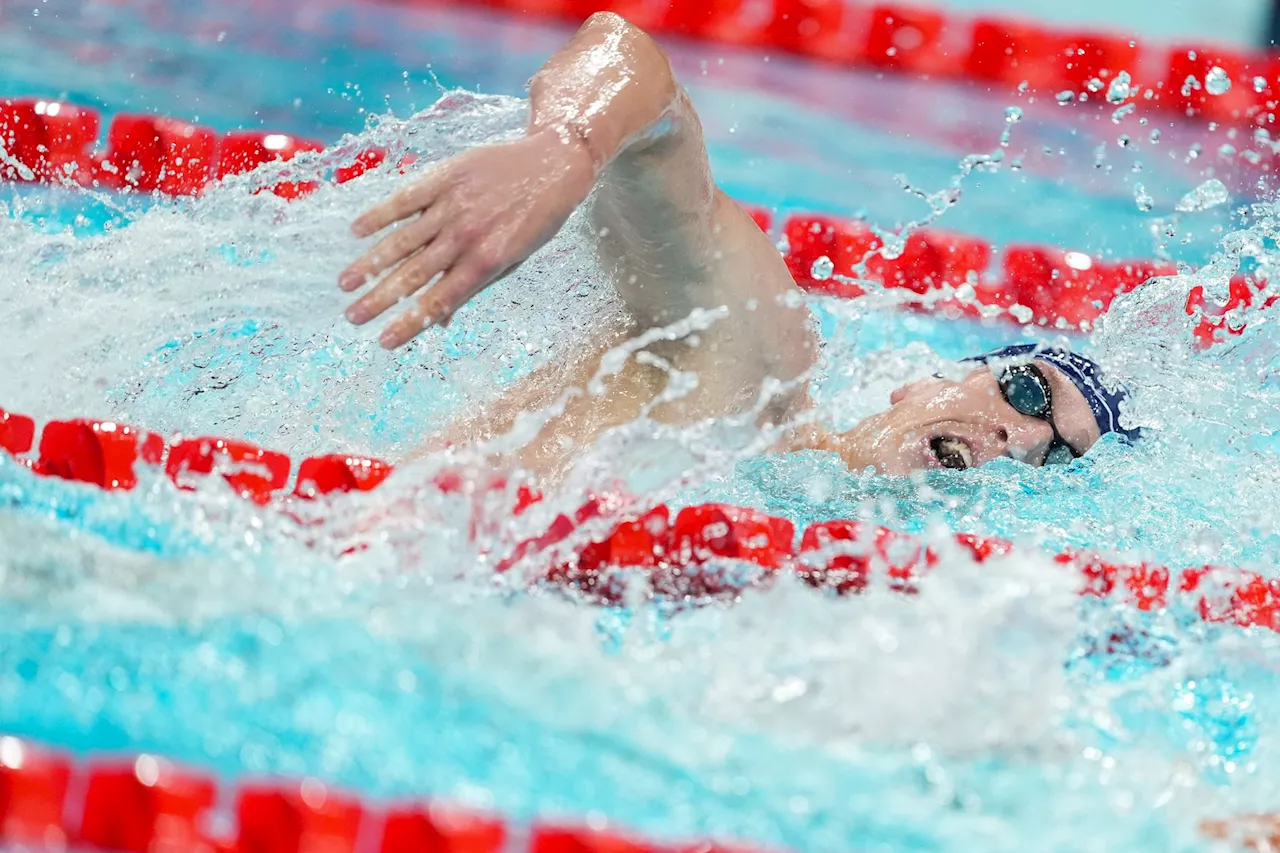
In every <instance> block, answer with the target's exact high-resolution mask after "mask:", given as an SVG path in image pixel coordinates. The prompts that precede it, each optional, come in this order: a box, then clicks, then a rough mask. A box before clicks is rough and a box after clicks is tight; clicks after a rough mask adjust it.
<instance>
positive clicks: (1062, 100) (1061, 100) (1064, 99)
mask: <svg viewBox="0 0 1280 853" xmlns="http://www.w3.org/2000/svg"><path fill="white" fill-rule="evenodd" d="M1054 99H1055V100H1056V101H1057V102H1058V105H1059V106H1063V107H1065V106H1066V105H1067V104H1069V103H1071V102H1072V101H1074V100H1075V99H1076V93H1075V92H1072V91H1071V90H1069V89H1064V90H1063V91H1061V92H1059V93H1058V94H1057V95H1054Z"/></svg>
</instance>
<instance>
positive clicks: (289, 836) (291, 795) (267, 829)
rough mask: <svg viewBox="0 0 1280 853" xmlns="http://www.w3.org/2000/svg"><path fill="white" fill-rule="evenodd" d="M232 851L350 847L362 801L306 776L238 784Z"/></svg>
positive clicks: (349, 850) (287, 852)
mask: <svg viewBox="0 0 1280 853" xmlns="http://www.w3.org/2000/svg"><path fill="white" fill-rule="evenodd" d="M236 814H237V816H238V817H239V822H240V832H239V835H238V836H237V837H236V843H235V848H234V849H235V853H314V851H325V853H354V851H355V848H356V839H357V838H358V837H359V834H360V826H361V824H362V822H363V821H364V819H365V809H364V806H363V805H362V804H361V803H360V802H359V801H358V800H357V799H355V798H354V797H351V796H349V795H347V794H342V793H338V792H335V791H332V790H330V789H329V788H328V787H327V786H326V785H324V784H322V783H320V782H318V781H315V780H312V779H309V780H305V781H303V782H300V783H296V782H295V783H287V782H282V783H278V784H253V785H248V786H245V787H244V788H242V789H241V790H240V797H239V800H238V802H237V805H236Z"/></svg>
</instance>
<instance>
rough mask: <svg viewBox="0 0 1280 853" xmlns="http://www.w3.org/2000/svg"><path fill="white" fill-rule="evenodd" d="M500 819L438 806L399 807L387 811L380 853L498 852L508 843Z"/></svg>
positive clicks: (506, 834)
mask: <svg viewBox="0 0 1280 853" xmlns="http://www.w3.org/2000/svg"><path fill="white" fill-rule="evenodd" d="M507 837H508V832H507V827H506V824H504V823H503V822H502V821H501V820H497V819H496V818H493V817H490V816H488V815H482V814H478V813H475V812H468V811H462V810H460V809H451V808H446V807H441V806H420V805H412V806H401V807H398V808H393V809H392V810H391V811H390V812H388V813H387V817H386V820H385V821H384V822H383V826H382V846H381V847H380V848H379V853H422V851H431V853H501V851H502V850H504V849H505V848H506V844H507Z"/></svg>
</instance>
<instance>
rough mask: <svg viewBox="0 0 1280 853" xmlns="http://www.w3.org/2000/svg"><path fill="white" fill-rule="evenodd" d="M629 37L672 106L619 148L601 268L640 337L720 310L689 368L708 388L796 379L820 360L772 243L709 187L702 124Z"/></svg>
mask: <svg viewBox="0 0 1280 853" xmlns="http://www.w3.org/2000/svg"><path fill="white" fill-rule="evenodd" d="M625 37H626V38H627V39H629V40H631V41H633V42H634V44H633V45H632V46H631V47H630V48H629V50H631V51H632V52H633V54H634V55H636V56H643V57H644V60H643V61H642V63H641V65H640V67H641V69H642V70H643V72H644V73H648V74H652V75H658V76H660V77H661V78H662V79H661V81H660V84H657V85H659V87H660V88H661V89H662V90H664V91H667V92H669V97H670V102H669V106H668V108H667V109H666V111H665V112H663V113H662V116H661V118H660V119H659V120H658V121H657V122H656V123H655V124H653V125H652V126H651V127H650V128H649V129H648V130H647V131H645V132H643V133H641V134H638V135H637V136H636V137H635V138H633V139H632V140H630V141H629V142H628V144H626V145H624V146H622V148H621V149H620V150H619V152H618V153H617V155H616V156H615V157H614V159H613V160H612V161H611V163H610V164H609V166H608V167H607V169H606V170H605V171H604V173H603V174H602V176H601V178H600V180H599V182H598V185H597V188H596V191H595V192H594V194H593V195H592V197H591V199H590V201H589V205H590V206H589V210H588V212H589V216H590V221H591V223H592V226H593V227H594V229H595V230H596V233H597V235H598V254H599V257H600V261H601V264H602V266H603V267H604V269H605V270H606V272H607V273H608V274H609V275H610V277H611V279H612V281H613V284H614V287H615V288H616V289H617V291H618V293H619V295H620V296H621V297H622V299H623V301H624V302H625V303H626V304H627V306H628V308H629V309H630V311H631V313H632V316H633V317H634V319H635V321H636V322H637V324H638V325H639V326H641V327H642V328H652V327H654V326H663V325H667V324H670V323H672V322H675V321H677V320H680V319H682V318H684V317H686V316H688V315H689V313H690V312H691V311H692V310H694V309H695V308H709V309H718V308H725V309H728V318H727V319H726V320H724V321H722V322H720V323H718V324H717V325H716V327H715V328H714V329H713V330H712V331H711V332H710V333H709V337H711V338H712V339H713V340H714V341H715V347H714V350H715V352H714V354H713V353H711V352H709V351H704V352H703V353H701V354H698V356H695V360H697V361H698V362H699V367H700V372H701V373H702V374H703V376H704V378H705V377H706V376H707V373H708V369H711V370H714V373H715V376H717V377H726V378H729V379H731V380H732V382H731V384H733V385H736V386H742V387H737V388H734V389H729V390H731V391H735V392H736V391H743V390H747V391H749V390H750V388H751V387H754V388H756V389H757V390H758V387H759V383H760V381H761V380H763V379H764V378H766V377H768V376H772V377H774V378H778V379H783V380H790V379H794V378H796V377H797V376H799V375H800V374H801V373H803V372H804V371H806V370H808V369H809V367H810V366H811V365H812V364H813V361H814V357H815V354H816V349H817V344H816V339H815V337H814V335H813V333H812V331H811V329H810V325H809V320H810V318H809V313H808V310H807V308H806V307H805V306H804V305H803V301H802V300H800V299H797V298H795V297H797V296H798V295H799V294H798V289H797V287H796V284H795V282H794V281H793V280H792V278H791V275H790V273H789V272H788V271H787V267H786V264H785V263H784V262H783V260H782V257H781V255H780V253H779V252H778V250H777V248H776V247H775V246H774V245H773V244H772V242H771V241H770V240H769V238H768V236H767V235H766V234H765V233H764V232H762V231H761V230H760V228H759V227H758V226H757V225H756V224H755V222H754V221H753V220H752V219H751V217H750V216H748V215H747V214H746V213H745V211H743V210H742V208H741V207H740V206H739V205H737V204H736V203H735V202H734V201H733V200H732V199H730V198H729V197H728V196H727V195H725V194H724V193H723V192H721V191H720V189H719V188H718V187H717V186H716V183H715V179H714V178H713V176H712V173H711V165H710V162H709V159H708V156H707V148H706V143H705V139H704V135H703V129H702V123H701V121H700V120H699V118H698V114H697V112H696V110H695V109H694V107H693V103H692V101H690V99H689V96H688V94H687V93H686V92H685V91H684V89H683V88H682V87H681V86H680V85H679V83H678V82H677V81H676V79H675V75H674V72H673V71H672V69H671V65H670V63H669V62H668V60H667V58H666V55H665V54H664V53H663V52H662V50H661V48H660V47H659V46H658V45H657V44H656V43H655V42H654V41H653V40H652V39H651V38H649V36H647V35H645V34H644V33H643V32H642V31H640V30H639V29H637V28H635V27H629V28H628V29H627V31H626V36H625ZM699 356H700V357H699Z"/></svg>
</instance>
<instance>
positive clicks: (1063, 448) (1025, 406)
mask: <svg viewBox="0 0 1280 853" xmlns="http://www.w3.org/2000/svg"><path fill="white" fill-rule="evenodd" d="M998 381H999V383H1000V393H1001V394H1003V395H1004V399H1005V401H1006V402H1007V403H1008V404H1009V405H1010V406H1013V408H1014V409H1016V410H1017V411H1018V412H1020V413H1021V414H1024V415H1026V416H1028V417H1032V418H1038V419H1040V420H1042V421H1044V422H1045V423H1047V424H1048V425H1049V426H1050V427H1051V428H1052V429H1053V444H1050V445H1049V449H1048V451H1046V452H1045V455H1044V463H1043V464H1045V465H1068V464H1070V463H1071V461H1072V460H1073V459H1079V458H1080V454H1079V453H1078V452H1076V449H1075V448H1074V447H1072V446H1071V445H1069V444H1067V442H1066V440H1065V439H1063V437H1062V435H1061V434H1060V433H1059V432H1058V425H1057V424H1055V423H1054V422H1053V391H1052V390H1051V388H1050V385H1049V378H1048V377H1047V376H1045V375H1044V371H1042V370H1041V369H1040V368H1039V367H1036V366H1035V365H1034V364H1015V365H1012V366H1010V367H1006V368H1005V369H1004V372H1003V373H1001V374H1000V375H999V377H998Z"/></svg>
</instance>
